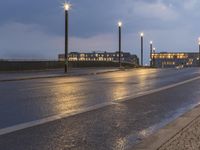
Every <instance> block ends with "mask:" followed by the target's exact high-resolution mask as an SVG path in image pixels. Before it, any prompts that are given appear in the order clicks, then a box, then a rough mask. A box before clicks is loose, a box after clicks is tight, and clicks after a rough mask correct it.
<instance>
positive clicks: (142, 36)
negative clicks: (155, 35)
mask: <svg viewBox="0 0 200 150" xmlns="http://www.w3.org/2000/svg"><path fill="white" fill-rule="evenodd" d="M140 37H141V66H143V40H144V33H143V32H142V33H140Z"/></svg>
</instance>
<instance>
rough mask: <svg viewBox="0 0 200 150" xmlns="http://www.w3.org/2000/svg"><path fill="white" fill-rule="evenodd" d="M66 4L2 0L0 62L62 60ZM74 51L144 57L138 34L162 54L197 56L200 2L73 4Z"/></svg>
mask: <svg viewBox="0 0 200 150" xmlns="http://www.w3.org/2000/svg"><path fill="white" fill-rule="evenodd" d="M63 2H64V1H62V0H0V58H47V59H49V58H51V59H52V58H57V54H58V53H62V52H63V51H64V11H63V8H62V3H63ZM70 3H71V4H72V9H71V10H70V27H69V28H70V46H69V47H70V51H82V52H86V51H87V52H88V51H94V50H98V51H116V50H117V46H118V43H117V38H118V37H117V36H118V35H117V22H118V20H122V21H123V41H122V42H123V44H122V46H123V50H124V51H129V52H131V53H135V54H137V55H140V50H139V49H140V39H139V32H141V31H142V32H144V33H145V55H146V62H147V60H148V59H147V57H148V55H149V41H150V40H153V41H154V46H155V47H156V48H157V50H158V51H188V52H189V51H197V50H198V45H197V39H198V37H199V36H200V11H199V8H200V0H71V1H70Z"/></svg>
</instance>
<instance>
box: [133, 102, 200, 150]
mask: <svg viewBox="0 0 200 150" xmlns="http://www.w3.org/2000/svg"><path fill="white" fill-rule="evenodd" d="M199 117H200V105H198V106H196V107H194V108H193V109H192V110H190V111H188V112H186V113H185V114H183V115H182V116H180V117H179V118H177V119H176V120H174V121H172V122H171V123H169V124H168V125H166V126H165V127H164V128H161V129H160V130H158V131H157V132H156V133H155V134H152V135H150V136H149V137H147V138H146V139H144V140H143V141H142V142H141V143H138V144H136V145H135V146H134V147H133V148H132V149H134V150H159V149H160V148H161V147H162V146H163V145H164V144H166V143H167V142H169V141H170V140H171V139H172V138H174V137H175V136H176V135H177V134H179V133H181V132H182V131H183V130H184V129H185V128H187V127H188V126H189V125H191V124H192V123H193V122H194V121H195V120H196V119H198V118H199Z"/></svg>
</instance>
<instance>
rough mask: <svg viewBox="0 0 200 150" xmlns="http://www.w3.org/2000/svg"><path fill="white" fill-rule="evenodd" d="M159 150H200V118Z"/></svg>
mask: <svg viewBox="0 0 200 150" xmlns="http://www.w3.org/2000/svg"><path fill="white" fill-rule="evenodd" d="M159 150H200V117H199V118H197V119H196V120H195V121H193V122H192V123H191V124H190V125H189V126H187V127H186V128H184V129H183V130H182V131H181V132H180V133H178V134H177V135H176V136H175V137H173V138H172V139H170V140H169V141H168V142H167V143H165V144H164V145H163V146H161V148H159Z"/></svg>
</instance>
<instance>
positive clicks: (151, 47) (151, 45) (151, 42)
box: [150, 41, 153, 67]
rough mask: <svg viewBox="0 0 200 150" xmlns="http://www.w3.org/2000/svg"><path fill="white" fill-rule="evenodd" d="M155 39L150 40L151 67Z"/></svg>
mask: <svg viewBox="0 0 200 150" xmlns="http://www.w3.org/2000/svg"><path fill="white" fill-rule="evenodd" d="M152 53H153V41H150V67H152V66H153V65H152Z"/></svg>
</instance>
